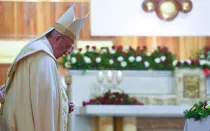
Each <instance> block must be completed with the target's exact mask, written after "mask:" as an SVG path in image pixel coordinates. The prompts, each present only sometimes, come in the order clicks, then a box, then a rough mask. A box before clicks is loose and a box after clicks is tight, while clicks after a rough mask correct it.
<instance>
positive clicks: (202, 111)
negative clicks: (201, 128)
mask: <svg viewBox="0 0 210 131" xmlns="http://www.w3.org/2000/svg"><path fill="white" fill-rule="evenodd" d="M209 115H210V103H209V102H206V101H204V102H199V103H197V104H194V105H193V107H192V108H191V109H190V110H185V111H184V117H185V118H186V119H190V118H194V120H196V121H197V120H201V119H202V118H205V117H207V116H209Z"/></svg>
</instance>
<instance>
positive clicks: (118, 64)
mask: <svg viewBox="0 0 210 131" xmlns="http://www.w3.org/2000/svg"><path fill="white" fill-rule="evenodd" d="M86 49H87V51H86V52H85V53H82V49H81V48H80V49H78V50H76V49H74V50H73V53H72V55H71V56H64V57H63V58H62V60H61V62H60V64H61V65H62V66H63V67H64V68H71V70H173V68H174V67H173V65H172V63H173V61H174V58H175V55H174V54H172V53H171V52H170V51H169V50H168V48H167V47H155V48H154V51H153V52H148V51H147V47H146V46H143V47H138V48H137V49H133V48H132V47H129V46H127V47H122V46H118V47H115V46H113V47H112V48H111V49H109V48H107V47H105V48H101V49H96V47H95V46H93V47H90V46H86Z"/></svg>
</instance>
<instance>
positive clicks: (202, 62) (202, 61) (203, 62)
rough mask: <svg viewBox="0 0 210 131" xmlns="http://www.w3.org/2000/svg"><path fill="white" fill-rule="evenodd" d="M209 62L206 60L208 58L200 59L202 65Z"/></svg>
mask: <svg viewBox="0 0 210 131" xmlns="http://www.w3.org/2000/svg"><path fill="white" fill-rule="evenodd" d="M207 63H208V61H206V60H200V65H201V66H203V65H205V64H207Z"/></svg>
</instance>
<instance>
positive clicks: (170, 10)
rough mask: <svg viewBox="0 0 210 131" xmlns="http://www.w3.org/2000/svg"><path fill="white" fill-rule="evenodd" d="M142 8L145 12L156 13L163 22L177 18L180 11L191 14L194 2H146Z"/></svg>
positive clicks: (152, 0) (173, 0) (169, 0)
mask: <svg viewBox="0 0 210 131" xmlns="http://www.w3.org/2000/svg"><path fill="white" fill-rule="evenodd" d="M142 8H143V10H144V11H145V12H153V11H155V12H156V14H157V16H158V17H159V18H160V19H161V20H164V21H171V20H173V19H175V18H176V16H177V15H178V13H179V11H181V12H183V13H188V12H190V11H191V9H192V2H191V0H144V2H143V3H142Z"/></svg>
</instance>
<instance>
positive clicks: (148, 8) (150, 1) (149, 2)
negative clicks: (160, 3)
mask: <svg viewBox="0 0 210 131" xmlns="http://www.w3.org/2000/svg"><path fill="white" fill-rule="evenodd" d="M142 8H143V10H144V11H145V12H153V11H154V10H155V1H154V0H145V1H144V2H143V4H142Z"/></svg>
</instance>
